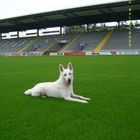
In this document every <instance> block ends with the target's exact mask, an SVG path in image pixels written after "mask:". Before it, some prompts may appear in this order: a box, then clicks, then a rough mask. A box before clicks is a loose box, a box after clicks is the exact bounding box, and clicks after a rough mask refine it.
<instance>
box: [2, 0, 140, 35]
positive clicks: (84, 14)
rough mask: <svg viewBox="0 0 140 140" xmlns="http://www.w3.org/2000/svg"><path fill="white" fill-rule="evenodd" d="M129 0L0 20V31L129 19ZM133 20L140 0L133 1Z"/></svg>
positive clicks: (138, 10) (136, 15)
mask: <svg viewBox="0 0 140 140" xmlns="http://www.w3.org/2000/svg"><path fill="white" fill-rule="evenodd" d="M129 7H130V4H129V3H128V1H123V2H117V3H108V4H101V5H92V6H86V7H79V8H71V9H65V10H58V11H52V12H45V13H39V14H33V15H27V16H21V17H14V18H8V19H3V20H0V32H1V33H6V32H11V31H24V30H30V29H42V28H49V27H59V26H60V27H63V26H71V25H81V24H90V23H103V22H113V21H125V20H128V19H129V17H128V9H129ZM131 9H132V15H131V19H132V20H137V19H140V0H134V1H132V3H131Z"/></svg>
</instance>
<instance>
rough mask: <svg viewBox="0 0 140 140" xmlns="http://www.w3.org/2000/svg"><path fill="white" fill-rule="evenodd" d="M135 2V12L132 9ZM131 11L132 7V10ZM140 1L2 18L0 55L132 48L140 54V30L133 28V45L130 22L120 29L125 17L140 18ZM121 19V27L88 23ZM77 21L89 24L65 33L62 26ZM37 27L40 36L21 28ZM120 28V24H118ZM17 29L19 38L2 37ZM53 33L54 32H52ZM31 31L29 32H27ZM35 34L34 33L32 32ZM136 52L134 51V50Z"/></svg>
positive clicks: (75, 23) (76, 22) (123, 50)
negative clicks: (94, 28) (102, 28)
mask: <svg viewBox="0 0 140 140" xmlns="http://www.w3.org/2000/svg"><path fill="white" fill-rule="evenodd" d="M130 6H131V11H133V14H129V13H128V9H129V8H130ZM129 11H130V10H129ZM139 13H140V1H138V0H133V1H132V2H131V3H129V2H128V1H120V2H114V3H105V4H99V5H91V6H85V7H77V8H71V9H64V10H57V11H50V12H44V13H38V14H33V15H26V16H21V17H14V18H8V19H2V20H0V55H1V54H2V55H3V54H4V53H6V55H7V53H10V54H11V53H16V54H21V55H22V54H23V53H25V54H31V53H34V54H35V53H38V54H40V55H42V54H48V53H49V52H59V53H60V54H62V53H64V52H91V53H90V54H92V53H93V54H94V53H100V52H111V51H118V52H121V51H122V52H123V53H124V54H125V52H127V51H126V50H131V51H132V52H134V51H135V50H136V52H134V53H135V54H137V53H138V54H140V47H139V36H140V30H139V29H137V30H136V29H135V30H132V46H131V47H128V30H127V28H128V26H125V30H119V26H120V22H121V21H128V20H129V16H128V14H129V15H131V20H139V19H140V14H139ZM106 22H118V31H117V30H114V31H110V29H108V31H100V32H88V31H89V30H88V27H89V26H88V25H90V24H96V23H106ZM76 25H86V27H87V30H86V32H82V33H80V32H78V33H77V34H76V33H75V34H62V28H64V29H65V27H69V26H76ZM50 27H51V28H52V27H60V34H59V35H48V36H40V34H39V31H40V30H41V29H46V28H50ZM31 29H36V32H35V33H33V34H35V35H36V37H26V38H21V37H20V35H19V33H20V32H21V31H26V30H31ZM115 29H116V28H115ZM13 31H14V32H16V34H15V35H14V36H16V37H17V38H15V39H2V38H3V37H5V35H4V33H8V32H13ZM49 33H50V32H49ZM26 34H27V33H26ZM30 34H32V33H30ZM132 54H133V53H132Z"/></svg>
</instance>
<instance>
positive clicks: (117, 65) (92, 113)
mask: <svg viewBox="0 0 140 140" xmlns="http://www.w3.org/2000/svg"><path fill="white" fill-rule="evenodd" d="M68 62H72V64H73V67H74V76H75V77H74V90H75V93H76V94H80V95H83V96H87V97H90V98H91V99H92V100H91V101H90V102H89V104H80V103H74V102H68V101H65V100H63V99H56V98H46V99H44V98H35V97H30V96H25V95H24V94H23V93H24V91H25V90H26V89H28V88H31V87H32V86H33V85H35V84H36V83H39V82H44V81H54V80H56V79H57V78H58V75H59V72H58V64H59V63H62V64H64V65H65V66H66V65H67V63H68ZM139 139H140V56H90V57H88V56H87V57H74V56H73V57H0V140H139Z"/></svg>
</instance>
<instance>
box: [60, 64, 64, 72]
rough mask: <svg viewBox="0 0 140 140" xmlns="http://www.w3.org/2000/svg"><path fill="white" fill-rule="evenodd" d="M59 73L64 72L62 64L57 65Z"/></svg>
mask: <svg viewBox="0 0 140 140" xmlns="http://www.w3.org/2000/svg"><path fill="white" fill-rule="evenodd" d="M59 71H60V72H63V71H64V67H63V65H62V64H59Z"/></svg>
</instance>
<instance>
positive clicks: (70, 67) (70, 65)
mask: <svg viewBox="0 0 140 140" xmlns="http://www.w3.org/2000/svg"><path fill="white" fill-rule="evenodd" d="M68 68H69V69H70V70H73V66H72V64H71V62H69V63H68Z"/></svg>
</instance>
